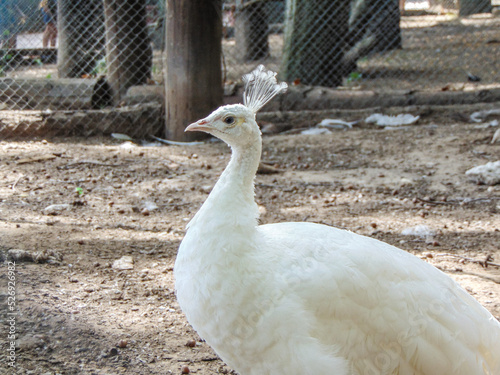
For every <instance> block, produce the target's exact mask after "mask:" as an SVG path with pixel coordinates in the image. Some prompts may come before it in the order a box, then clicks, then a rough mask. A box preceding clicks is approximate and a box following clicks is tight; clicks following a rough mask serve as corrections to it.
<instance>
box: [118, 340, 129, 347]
mask: <svg viewBox="0 0 500 375" xmlns="http://www.w3.org/2000/svg"><path fill="white" fill-rule="evenodd" d="M127 345H128V341H127V340H120V342H119V343H118V347H119V348H126V347H127Z"/></svg>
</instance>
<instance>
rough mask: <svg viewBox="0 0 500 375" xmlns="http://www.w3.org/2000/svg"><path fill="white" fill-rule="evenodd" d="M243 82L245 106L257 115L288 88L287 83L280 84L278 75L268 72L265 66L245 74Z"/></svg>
mask: <svg viewBox="0 0 500 375" xmlns="http://www.w3.org/2000/svg"><path fill="white" fill-rule="evenodd" d="M243 82H244V83H245V91H244V92H243V104H244V105H245V106H246V107H247V108H249V109H251V110H252V111H253V112H255V113H257V111H258V110H259V109H261V108H262V107H264V105H266V104H267V103H268V102H269V101H270V100H271V99H272V98H274V97H275V96H276V95H278V94H281V93H283V92H285V91H286V89H287V88H288V85H287V84H286V83H285V82H281V83H278V81H277V80H276V73H275V72H272V71H270V70H266V68H265V67H264V65H259V66H258V67H257V68H256V69H255V70H254V71H253V72H251V73H248V74H245V75H244V76H243Z"/></svg>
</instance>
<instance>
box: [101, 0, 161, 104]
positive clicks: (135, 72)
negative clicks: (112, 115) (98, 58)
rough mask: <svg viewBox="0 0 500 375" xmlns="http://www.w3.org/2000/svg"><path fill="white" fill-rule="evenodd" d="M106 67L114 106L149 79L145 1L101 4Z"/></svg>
mask: <svg viewBox="0 0 500 375" xmlns="http://www.w3.org/2000/svg"><path fill="white" fill-rule="evenodd" d="M104 14H105V18H106V67H107V77H108V83H109V85H110V87H111V91H112V95H113V102H114V103H115V104H117V103H118V101H119V100H120V98H121V97H122V96H123V95H125V93H126V92H127V89H128V88H129V87H131V86H134V85H141V84H145V83H147V81H148V79H149V78H150V77H151V66H152V51H151V46H150V43H149V37H148V32H147V28H146V0H104Z"/></svg>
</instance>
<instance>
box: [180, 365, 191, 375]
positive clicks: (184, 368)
mask: <svg viewBox="0 0 500 375" xmlns="http://www.w3.org/2000/svg"><path fill="white" fill-rule="evenodd" d="M181 373H182V374H189V373H190V371H189V367H187V366H182V369H181Z"/></svg>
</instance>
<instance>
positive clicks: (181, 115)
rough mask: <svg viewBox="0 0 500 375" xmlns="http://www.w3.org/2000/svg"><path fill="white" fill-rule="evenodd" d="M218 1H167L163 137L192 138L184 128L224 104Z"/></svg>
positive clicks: (220, 6)
mask: <svg viewBox="0 0 500 375" xmlns="http://www.w3.org/2000/svg"><path fill="white" fill-rule="evenodd" d="M221 12H222V3H221V0H190V1H179V0H167V19H166V28H165V29H166V46H165V47H166V48H165V53H166V59H165V60H166V66H167V68H166V74H165V112H166V113H165V117H166V124H165V125H166V126H165V132H166V137H167V138H168V139H171V140H180V141H182V140H190V139H193V136H195V137H198V138H199V136H200V134H196V133H184V129H185V128H186V126H187V125H189V124H190V123H192V122H193V121H196V120H198V119H200V118H203V117H205V116H207V115H208V114H210V112H211V111H213V110H214V109H216V108H217V107H219V106H220V105H221V104H222V75H221V38H222V17H221Z"/></svg>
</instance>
